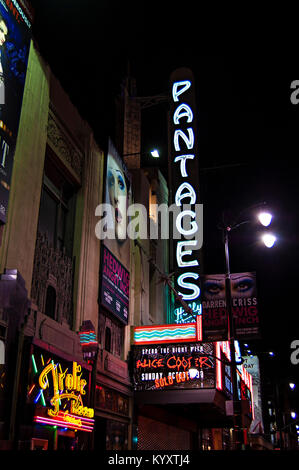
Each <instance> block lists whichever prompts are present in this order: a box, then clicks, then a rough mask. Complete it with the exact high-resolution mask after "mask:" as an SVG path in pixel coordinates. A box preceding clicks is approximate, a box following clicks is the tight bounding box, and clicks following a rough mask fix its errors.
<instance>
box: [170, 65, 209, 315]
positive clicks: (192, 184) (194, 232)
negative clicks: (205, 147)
mask: <svg viewBox="0 0 299 470" xmlns="http://www.w3.org/2000/svg"><path fill="white" fill-rule="evenodd" d="M170 83H171V96H172V100H171V105H170V125H169V140H170V156H169V166H170V168H169V188H170V194H171V198H170V200H171V203H172V204H175V206H176V208H177V209H178V210H177V213H176V214H175V215H174V217H175V227H176V230H177V233H178V235H179V236H180V238H179V237H176V238H177V239H173V240H172V270H173V271H174V272H175V273H176V274H175V279H174V281H175V286H174V287H175V289H176V291H177V292H178V293H179V295H180V296H181V298H182V299H183V300H184V301H186V302H197V303H198V302H199V300H200V287H199V271H200V263H199V254H198V250H199V249H200V248H201V242H202V236H201V233H202V220H199V219H200V217H199V210H198V207H199V191H198V187H199V182H198V179H199V166H198V153H197V133H196V120H195V92H194V79H193V74H192V72H191V71H190V70H189V69H185V68H182V69H177V70H175V71H174V72H173V73H172V75H171V77H170ZM173 238H174V237H173ZM178 238H179V239H178ZM178 307H180V303H179V302H177V303H176V304H175V305H174V308H178ZM174 321H175V320H174V318H172V319H171V322H174Z"/></svg>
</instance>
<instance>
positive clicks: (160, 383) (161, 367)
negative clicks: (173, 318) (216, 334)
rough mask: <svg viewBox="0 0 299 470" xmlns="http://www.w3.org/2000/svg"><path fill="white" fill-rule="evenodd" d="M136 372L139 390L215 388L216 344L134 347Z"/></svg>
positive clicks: (134, 383) (136, 382)
mask: <svg viewBox="0 0 299 470" xmlns="http://www.w3.org/2000/svg"><path fill="white" fill-rule="evenodd" d="M132 370H133V386H134V389H135V390H136V391H140V390H170V389H203V388H215V352H214V345H213V344H212V343H206V344H198V343H173V344H167V345H166V344H165V345H155V346H152V347H143V346H133V350H132Z"/></svg>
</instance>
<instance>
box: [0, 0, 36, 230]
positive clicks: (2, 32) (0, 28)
mask: <svg viewBox="0 0 299 470" xmlns="http://www.w3.org/2000/svg"><path fill="white" fill-rule="evenodd" d="M30 38H31V24H30V21H29V19H28V18H27V13H25V12H24V11H23V10H22V8H21V6H20V5H19V4H18V2H17V1H16V0H5V1H4V0H0V222H2V223H5V222H6V219H7V208H8V200H9V191H10V184H11V176H12V169H13V159H14V153H15V146H16V141H17V133H18V127H19V118H20V114H21V106H22V100H23V91H24V85H25V78H26V70H27V61H28V55H29V47H30Z"/></svg>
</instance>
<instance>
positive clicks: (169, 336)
mask: <svg viewBox="0 0 299 470" xmlns="http://www.w3.org/2000/svg"><path fill="white" fill-rule="evenodd" d="M201 324H202V322H201V316H198V317H197V318H196V322H195V323H185V324H183V325H150V326H136V327H135V328H134V344H144V345H146V344H166V343H173V342H190V341H201V340H202V326H201Z"/></svg>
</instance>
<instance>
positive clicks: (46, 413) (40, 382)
mask: <svg viewBox="0 0 299 470" xmlns="http://www.w3.org/2000/svg"><path fill="white" fill-rule="evenodd" d="M89 376H90V372H89V370H88V369H86V368H84V367H83V366H81V365H80V364H78V363H77V362H75V361H74V362H65V361H61V360H60V359H58V358H57V357H55V356H49V355H48V353H46V352H44V351H42V350H41V349H37V348H36V349H35V350H34V353H33V354H32V355H31V364H30V382H29V385H28V392H27V402H28V403H34V405H35V416H34V421H35V422H36V423H39V424H45V425H53V426H62V427H64V428H69V429H77V430H80V431H86V432H91V431H92V430H93V426H94V410H93V408H89V407H88V406H87V404H86V402H87V401H88V395H89V381H90V377H89Z"/></svg>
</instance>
